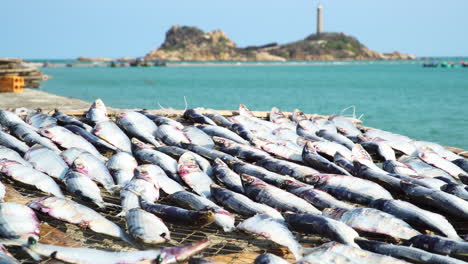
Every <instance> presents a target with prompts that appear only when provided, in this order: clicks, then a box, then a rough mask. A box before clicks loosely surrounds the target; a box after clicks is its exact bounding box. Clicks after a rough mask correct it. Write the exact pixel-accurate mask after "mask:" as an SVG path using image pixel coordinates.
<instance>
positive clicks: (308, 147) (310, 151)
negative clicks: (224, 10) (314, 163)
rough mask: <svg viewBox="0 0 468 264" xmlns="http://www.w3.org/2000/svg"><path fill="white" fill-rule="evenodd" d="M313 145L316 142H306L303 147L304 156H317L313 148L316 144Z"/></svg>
mask: <svg viewBox="0 0 468 264" xmlns="http://www.w3.org/2000/svg"><path fill="white" fill-rule="evenodd" d="M315 143H316V142H312V141H307V143H306V144H305V146H304V150H303V152H304V153H306V154H311V155H318V153H317V149H316V148H315V146H316V145H317V144H315Z"/></svg>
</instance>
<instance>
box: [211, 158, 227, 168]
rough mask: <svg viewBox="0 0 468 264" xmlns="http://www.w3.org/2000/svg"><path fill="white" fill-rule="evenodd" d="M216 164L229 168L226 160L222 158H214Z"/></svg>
mask: <svg viewBox="0 0 468 264" xmlns="http://www.w3.org/2000/svg"><path fill="white" fill-rule="evenodd" d="M214 166H217V167H223V168H228V165H227V164H226V163H224V161H223V160H222V159H220V158H216V159H215V160H214Z"/></svg>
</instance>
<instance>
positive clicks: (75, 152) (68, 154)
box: [60, 148, 89, 165]
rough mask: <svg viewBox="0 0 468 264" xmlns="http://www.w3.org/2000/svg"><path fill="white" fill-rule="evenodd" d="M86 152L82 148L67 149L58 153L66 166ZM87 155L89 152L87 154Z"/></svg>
mask: <svg viewBox="0 0 468 264" xmlns="http://www.w3.org/2000/svg"><path fill="white" fill-rule="evenodd" d="M84 152H87V151H86V150H84V149H82V148H69V149H67V150H64V151H62V152H61V153H60V157H61V158H62V159H63V160H64V161H65V162H66V163H67V164H68V165H72V164H73V161H75V159H76V158H78V156H79V155H80V154H81V153H84ZM88 153H89V152H88Z"/></svg>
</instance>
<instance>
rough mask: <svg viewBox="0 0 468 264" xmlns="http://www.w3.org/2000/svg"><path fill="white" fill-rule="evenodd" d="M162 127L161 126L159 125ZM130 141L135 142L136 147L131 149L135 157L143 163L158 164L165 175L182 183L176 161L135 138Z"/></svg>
mask: <svg viewBox="0 0 468 264" xmlns="http://www.w3.org/2000/svg"><path fill="white" fill-rule="evenodd" d="M160 127H162V126H160ZM132 142H133V143H134V144H135V146H136V148H135V149H134V151H133V155H135V158H137V159H138V160H140V161H141V162H143V163H151V164H154V165H158V166H159V167H161V169H163V170H164V172H165V173H166V174H167V176H169V177H171V178H172V179H173V180H175V181H177V182H179V183H183V181H182V179H181V178H180V176H179V174H178V172H177V161H176V160H175V159H173V158H171V157H170V156H169V155H166V154H164V153H162V152H160V151H157V150H154V149H153V148H152V147H151V146H150V145H148V144H145V143H143V142H141V141H139V140H137V139H135V138H133V139H132Z"/></svg>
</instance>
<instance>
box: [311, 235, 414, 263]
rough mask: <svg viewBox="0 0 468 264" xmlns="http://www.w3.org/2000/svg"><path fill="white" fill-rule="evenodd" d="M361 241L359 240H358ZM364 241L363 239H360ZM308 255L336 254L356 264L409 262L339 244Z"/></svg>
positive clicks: (326, 244)
mask: <svg viewBox="0 0 468 264" xmlns="http://www.w3.org/2000/svg"><path fill="white" fill-rule="evenodd" d="M358 239H359V238H358ZM360 240H362V239H360ZM307 253H311V254H318V253H325V254H327V253H335V254H341V255H343V256H347V257H350V258H351V259H352V260H353V262H355V263H365V264H375V263H379V264H407V263H408V262H406V261H403V260H399V259H396V258H393V257H390V256H386V255H385V254H382V255H381V254H376V253H373V252H371V251H367V250H362V249H360V248H358V247H352V246H348V245H344V244H340V243H337V242H328V243H325V244H323V245H321V246H319V247H316V248H312V249H310V250H308V251H306V254H307Z"/></svg>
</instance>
